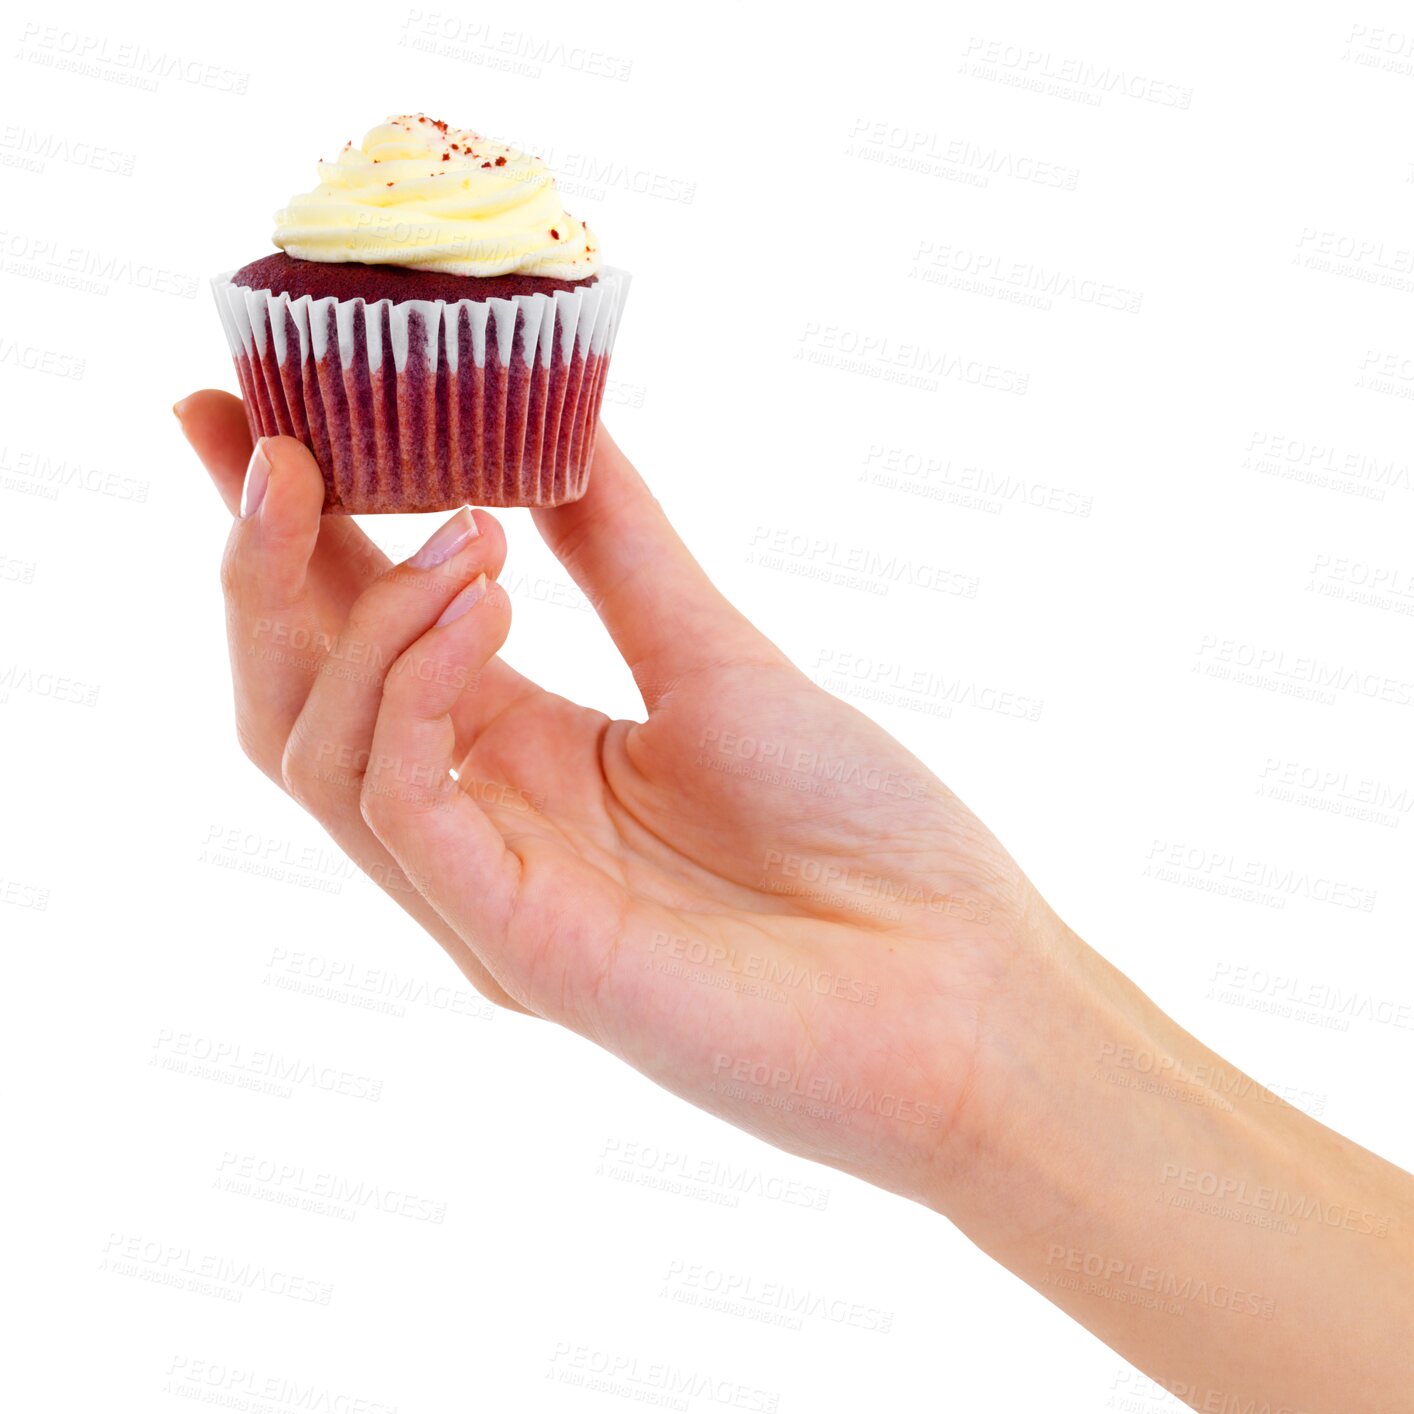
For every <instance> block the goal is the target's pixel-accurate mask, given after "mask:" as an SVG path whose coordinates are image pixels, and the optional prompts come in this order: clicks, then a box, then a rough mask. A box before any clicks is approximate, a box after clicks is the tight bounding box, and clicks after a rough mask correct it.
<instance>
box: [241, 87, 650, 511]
mask: <svg viewBox="0 0 1414 1414" xmlns="http://www.w3.org/2000/svg"><path fill="white" fill-rule="evenodd" d="M274 243H275V245H276V246H277V247H279V250H278V251H277V252H276V253H275V254H272V255H267V256H264V257H263V258H261V259H259V260H255V261H252V262H251V263H250V264H249V265H246V266H243V267H242V268H241V269H239V270H237V271H235V272H234V273H231V274H226V275H221V276H218V277H217V278H216V280H214V281H213V287H214V289H215V293H216V304H217V307H218V309H219V310H220V313H221V321H222V323H223V324H224V325H225V329H226V337H227V339H228V340H229V342H230V346H231V354H232V356H233V357H234V359H235V363H236V373H237V376H238V377H239V379H240V385H241V392H242V393H243V395H244V397H245V406H246V415H247V417H248V418H249V420H250V428H251V432H252V434H253V435H255V436H257V437H259V436H271V435H274V434H276V433H279V434H283V435H285V436H289V437H297V438H299V440H300V441H302V442H303V443H304V444H305V445H306V446H307V447H309V449H310V450H311V451H312V452H313V453H314V457H315V460H316V461H317V462H318V463H319V467H320V470H321V471H322V472H323V473H324V484H325V504H324V509H325V512H326V513H335V514H337V513H358V514H365V513H377V512H389V511H436V510H449V509H451V508H453V507H455V506H460V505H465V504H467V503H468V502H470V503H473V504H476V505H482V506H555V505H560V504H562V503H564V502H566V501H573V500H576V499H577V498H578V497H579V496H582V495H583V494H584V489H585V486H586V484H587V480H588V476H589V464H590V459H591V456H592V454H593V451H594V434H595V429H596V427H597V425H598V416H599V405H600V403H601V402H602V401H603V397H604V379H605V376H606V372H607V369H608V364H609V354H610V351H611V349H612V347H613V342H614V335H615V333H616V332H617V329H618V321H619V313H620V311H621V310H622V308H623V303H624V298H625V296H626V294H627V290H628V276H627V275H626V274H625V273H624V272H623V271H621V270H614V269H611V268H610V267H608V266H605V265H602V264H601V263H600V258H599V243H598V241H597V240H596V239H595V237H594V236H593V234H592V233H591V232H590V230H589V228H588V227H587V226H586V225H584V224H583V223H582V222H580V221H576V220H575V219H574V217H572V216H570V215H568V214H567V213H566V211H565V209H564V207H563V206H562V205H561V203H560V197H559V193H558V192H557V191H556V189H555V181H554V178H553V177H552V176H551V175H550V172H549V170H548V169H547V168H546V166H545V164H544V163H543V162H542V161H540V159H539V158H537V157H531V156H528V155H527V154H525V153H523V152H518V151H517V150H516V149H515V148H513V147H508V146H506V145H505V144H504V143H498V142H492V141H490V140H489V139H487V138H483V137H481V136H480V135H479V134H477V133H474V132H470V131H468V130H466V129H459V128H452V127H449V126H448V125H447V124H446V123H443V122H438V121H436V120H434V119H431V118H428V117H425V116H424V115H422V114H413V115H410V116H405V117H397V118H389V119H388V120H387V122H385V123H383V124H382V125H380V126H379V127H376V128H374V129H373V130H372V132H370V133H369V134H368V136H367V137H365V138H364V139H363V141H362V143H360V144H359V145H358V146H354V144H353V143H349V144H348V145H347V146H346V147H345V148H344V150H343V152H341V153H340V154H339V157H338V159H337V160H336V161H333V162H324V161H321V162H320V164H319V185H318V186H317V187H315V189H314V190H313V191H311V192H307V193H305V194H304V195H303V196H297V197H294V198H293V199H292V200H291V201H290V203H289V205H288V206H286V207H285V208H284V209H283V210H282V211H279V212H277V213H276V217H275V235H274Z"/></svg>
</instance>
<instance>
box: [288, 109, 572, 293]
mask: <svg viewBox="0 0 1414 1414" xmlns="http://www.w3.org/2000/svg"><path fill="white" fill-rule="evenodd" d="M275 244H276V245H277V246H279V247H280V248H281V249H282V250H284V251H285V252H286V253H287V254H288V255H291V256H293V257H294V258H295V259H297V260H323V261H357V262H359V263H361V264H364V265H401V266H404V267H406V268H407V269H410V270H436V271H440V272H442V273H443V274H448V275H481V276H486V275H543V276H547V277H549V278H552V279H561V280H582V279H587V278H588V277H589V276H591V275H594V274H596V273H597V272H598V269H599V245H598V241H597V240H596V239H595V238H594V236H593V234H592V233H591V232H590V230H589V227H588V226H586V225H584V224H583V223H582V222H580V221H576V220H575V219H574V217H573V216H571V215H569V214H568V213H567V212H566V211H565V208H564V207H563V205H561V203H560V194H559V192H558V191H557V190H556V188H555V179H554V177H553V176H551V174H550V170H549V168H548V167H546V166H545V164H544V163H543V162H542V161H541V160H540V159H539V158H538V157H531V156H529V155H527V154H526V153H524V152H519V151H517V150H516V149H515V148H513V147H507V146H506V145H505V144H504V143H499V142H492V141H490V140H489V139H487V138H484V137H481V136H480V135H479V134H477V133H474V132H471V131H469V130H467V129H465V128H453V127H449V126H448V125H447V124H445V123H440V122H436V121H434V120H433V119H431V118H428V117H425V116H424V115H423V114H420V113H415V114H411V115H405V116H402V117H397V118H389V119H388V121H387V122H386V123H383V124H381V125H380V126H378V127H376V128H374V129H373V130H372V131H371V132H370V133H369V134H368V136H367V137H365V138H364V140H363V142H362V143H361V144H359V146H357V147H355V146H354V145H353V144H352V143H349V144H348V146H346V147H345V148H344V150H343V151H342V152H341V153H340V154H339V156H338V158H337V159H336V160H335V161H333V162H320V164H319V185H318V186H317V187H315V189H314V190H313V191H310V192H306V193H304V194H303V195H302V196H296V197H293V198H291V200H290V202H289V205H287V206H286V207H285V208H284V209H283V210H281V211H278V212H276V214H275Z"/></svg>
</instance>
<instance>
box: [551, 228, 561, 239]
mask: <svg viewBox="0 0 1414 1414" xmlns="http://www.w3.org/2000/svg"><path fill="white" fill-rule="evenodd" d="M550 234H551V235H552V236H554V238H555V239H556V240H559V239H560V233H559V232H558V231H557V230H556V229H555V228H554V227H553V226H551V227H550Z"/></svg>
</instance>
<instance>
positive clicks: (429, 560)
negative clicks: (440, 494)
mask: <svg viewBox="0 0 1414 1414" xmlns="http://www.w3.org/2000/svg"><path fill="white" fill-rule="evenodd" d="M480 534H481V532H480V530H479V529H478V528H477V525H476V517H475V516H473V515H472V513H471V512H470V510H468V509H467V507H465V506H463V507H462V508H461V510H459V511H458V512H457V513H456V515H454V516H453V517H452V518H451V520H449V521H448V522H447V523H446V524H445V525H439V526H438V527H437V529H436V530H434V531H433V532H432V538H431V539H430V540H429V541H428V542H427V544H425V545H424V546H423V547H422V549H420V550H419V551H418V552H417V554H415V555H414V556H413V557H412V559H410V560H409V561H408V564H410V565H411V566H412V567H413V569H415V570H430V569H431V568H432V567H433V566H434V565H440V564H441V563H442V561H443V560H450V559H451V557H452V556H453V555H455V554H456V553H457V551H458V550H460V549H461V547H462V546H463V545H465V544H466V543H467V541H468V540H474V539H475V538H476V537H477V536H478V535H480Z"/></svg>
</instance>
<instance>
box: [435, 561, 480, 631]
mask: <svg viewBox="0 0 1414 1414" xmlns="http://www.w3.org/2000/svg"><path fill="white" fill-rule="evenodd" d="M485 597H486V576H485V575H484V574H479V575H477V576H476V578H475V579H474V580H472V581H471V583H470V584H468V585H467V587H466V588H465V589H463V590H462V592H461V593H460V594H458V595H457V597H456V598H455V599H453V600H452V602H451V603H450V604H448V605H447V607H446V608H445V609H443V610H442V617H441V618H440V619H438V620H437V622H436V623H435V624H433V625H432V626H433V628H441V627H442V625H443V624H449V623H451V622H452V620H453V619H459V618H461V616H462V615H463V614H464V613H466V611H467V610H468V609H470V608H471V607H472V606H473V605H475V604H479V603H480V602H481V600H483V599H484V598H485Z"/></svg>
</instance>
